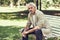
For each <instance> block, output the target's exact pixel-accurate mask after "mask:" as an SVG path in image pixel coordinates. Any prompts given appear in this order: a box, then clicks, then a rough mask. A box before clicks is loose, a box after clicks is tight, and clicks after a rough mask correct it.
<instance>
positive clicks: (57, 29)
mask: <svg viewBox="0 0 60 40" xmlns="http://www.w3.org/2000/svg"><path fill="white" fill-rule="evenodd" d="M45 17H46V18H47V19H48V20H49V23H50V26H51V30H52V31H51V32H52V33H51V34H52V35H51V36H50V37H48V38H53V37H55V39H54V40H59V37H60V16H53V15H45ZM48 38H46V39H48Z"/></svg>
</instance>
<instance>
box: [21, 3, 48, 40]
mask: <svg viewBox="0 0 60 40" xmlns="http://www.w3.org/2000/svg"><path fill="white" fill-rule="evenodd" d="M27 8H28V10H29V14H28V22H27V25H26V27H25V28H24V30H23V31H22V36H23V37H22V40H28V35H29V34H34V35H35V36H36V40H42V38H43V33H42V28H48V27H47V26H48V22H47V20H46V18H45V17H44V14H43V13H42V12H41V11H39V10H37V7H36V5H35V4H34V3H29V4H27ZM31 25H32V27H31Z"/></svg>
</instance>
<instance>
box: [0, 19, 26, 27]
mask: <svg viewBox="0 0 60 40" xmlns="http://www.w3.org/2000/svg"><path fill="white" fill-rule="evenodd" d="M26 23H27V20H0V26H17V27H19V26H22V27H24V26H25V25H26Z"/></svg>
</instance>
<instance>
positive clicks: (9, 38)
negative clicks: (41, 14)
mask: <svg viewBox="0 0 60 40" xmlns="http://www.w3.org/2000/svg"><path fill="white" fill-rule="evenodd" d="M20 28H21V27H20ZM20 28H17V27H14V26H0V40H18V39H20V33H19V29H20Z"/></svg>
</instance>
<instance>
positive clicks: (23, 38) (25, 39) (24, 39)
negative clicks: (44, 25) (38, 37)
mask: <svg viewBox="0 0 60 40" xmlns="http://www.w3.org/2000/svg"><path fill="white" fill-rule="evenodd" d="M30 29H32V28H29V29H28V30H30ZM28 30H27V31H28ZM23 31H24V30H23ZM23 31H22V32H23ZM30 34H34V32H32V33H29V34H27V35H25V37H22V40H28V35H30Z"/></svg>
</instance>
